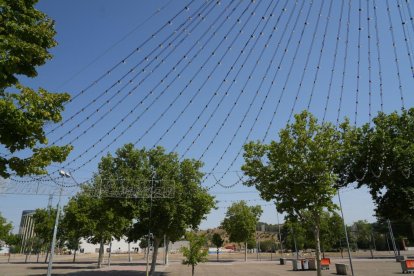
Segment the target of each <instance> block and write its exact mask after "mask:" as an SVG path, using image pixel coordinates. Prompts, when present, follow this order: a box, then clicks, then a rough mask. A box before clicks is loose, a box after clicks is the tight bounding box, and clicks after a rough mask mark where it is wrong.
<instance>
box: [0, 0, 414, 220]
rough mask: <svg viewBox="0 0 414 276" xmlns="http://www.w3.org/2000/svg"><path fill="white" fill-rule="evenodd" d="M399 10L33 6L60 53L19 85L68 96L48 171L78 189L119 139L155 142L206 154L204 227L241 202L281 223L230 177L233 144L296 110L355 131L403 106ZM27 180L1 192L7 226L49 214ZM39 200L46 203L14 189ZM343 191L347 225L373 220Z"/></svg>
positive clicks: (404, 37) (183, 4)
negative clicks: (63, 173)
mask: <svg viewBox="0 0 414 276" xmlns="http://www.w3.org/2000/svg"><path fill="white" fill-rule="evenodd" d="M397 2H398V1H390V9H389V10H390V11H389V13H388V12H387V6H386V3H385V1H371V0H369V1H365V0H364V1H343V2H342V1H322V0H316V1H284V0H281V1H255V2H251V1H240V2H238V1H221V2H220V3H218V2H215V1H211V2H210V1H199V0H194V1H167V0H155V1H132V0H129V1H122V2H119V1H109V0H99V1H98V0H95V1H93V0H91V1H80V0H74V1H52V0H43V1H40V3H39V4H38V5H37V7H38V8H39V9H40V10H42V11H43V12H45V13H46V14H48V15H49V16H50V17H51V18H52V19H54V20H55V24H56V31H57V35H56V40H57V41H58V43H59V45H58V46H57V47H55V48H54V49H52V53H53V55H54V58H53V59H52V60H51V61H49V62H48V63H47V64H46V65H44V66H41V67H40V68H39V70H38V72H39V76H38V77H37V78H35V79H24V80H23V82H24V83H25V84H27V85H30V86H32V87H43V88H46V89H48V90H49V91H56V92H63V91H64V92H68V93H70V94H71V95H72V97H73V99H74V100H73V101H72V102H71V103H69V104H68V105H67V106H66V110H65V112H64V124H62V125H57V126H53V125H50V126H48V127H47V132H48V133H49V135H48V137H49V141H50V143H56V144H58V145H62V144H66V143H71V144H73V145H74V151H73V152H72V153H71V154H70V156H69V158H68V160H67V161H66V162H65V163H64V164H62V165H55V166H51V167H50V172H52V173H54V174H55V175H56V172H57V170H58V169H59V168H61V167H62V168H65V169H66V170H68V171H70V172H71V174H72V175H73V178H74V179H70V180H68V181H69V182H70V183H69V184H73V183H75V181H76V182H82V181H84V180H86V179H88V178H90V176H91V175H92V173H93V172H95V171H96V168H97V164H98V162H99V160H100V157H102V156H103V155H105V154H106V153H108V152H109V153H113V152H114V151H115V150H116V149H117V148H119V147H120V146H122V145H123V144H125V143H127V142H132V143H134V144H135V145H136V146H137V147H144V146H145V147H147V148H151V147H153V146H154V145H162V146H164V147H165V148H166V149H167V150H171V151H176V152H177V153H178V154H179V155H180V156H183V157H188V158H195V159H201V160H202V161H203V162H204V163H205V166H204V171H205V172H206V173H207V178H206V180H205V182H204V183H203V185H204V186H206V187H211V186H212V185H214V184H216V185H215V186H214V187H212V188H211V190H210V191H211V193H212V194H213V195H215V196H216V198H217V200H219V203H218V206H219V208H218V210H214V211H213V212H212V213H211V214H210V215H209V216H208V218H207V220H206V221H204V222H203V223H202V225H201V228H207V227H216V226H218V225H219V224H220V222H221V220H222V219H223V217H224V214H225V211H226V208H227V206H229V205H231V203H232V202H234V201H237V200H241V199H243V200H247V201H248V203H249V204H252V205H253V204H259V205H262V206H263V208H264V213H263V215H262V218H261V220H262V221H264V222H268V223H276V222H277V221H276V212H275V207H274V205H273V204H272V203H268V202H265V201H262V200H261V199H260V197H259V195H258V194H257V192H256V191H255V189H254V188H247V187H245V186H243V185H242V184H240V183H238V182H237V180H238V179H239V178H240V177H242V173H241V171H240V166H241V164H242V163H243V158H242V154H243V152H242V151H241V147H242V145H243V144H244V143H245V142H246V141H250V140H263V141H265V142H269V141H271V140H272V139H273V140H277V133H278V130H279V129H280V128H281V127H283V126H285V125H286V123H287V122H288V121H289V120H290V119H291V116H292V114H294V113H297V112H300V111H302V110H303V109H309V110H310V111H311V112H312V113H314V114H315V115H316V116H317V117H318V118H319V120H321V121H323V120H326V121H331V122H332V123H334V124H336V122H337V118H339V120H340V121H341V120H343V118H344V116H347V117H349V118H350V120H351V122H352V123H355V124H357V125H360V124H363V123H366V122H369V119H370V118H372V117H373V116H375V114H377V112H378V111H379V110H383V111H385V112H392V111H395V110H397V111H398V110H400V109H401V108H402V107H403V106H404V107H406V108H409V107H411V106H412V105H413V101H414V97H413V95H412V87H413V86H412V85H413V72H412V69H411V68H412V64H413V60H412V59H413V58H412V57H413V55H412V54H413V45H412V43H411V41H412V38H413V35H414V25H413V21H412V20H411V21H410V20H409V18H410V17H412V16H410V14H411V13H412V10H413V7H412V4H406V3H405V1H402V2H401V3H402V5H400V6H397V5H396V3H397ZM410 3H411V2H410ZM374 5H377V8H376V9H375V10H374V8H373V7H374ZM375 12H376V13H375ZM388 16H389V17H388ZM389 19H390V20H389ZM348 22H349V24H348ZM403 23H404V24H403ZM409 53H410V54H411V55H409ZM396 61H397V62H396ZM410 88H411V89H410ZM368 173H370V172H368ZM28 181H29V182H27V183H26V182H22V183H20V182H18V181H15V180H14V181H12V183H11V184H13V185H14V187H15V188H12V189H10V190H6V192H11V193H17V194H0V210H1V212H2V214H3V215H4V216H6V218H7V219H9V220H12V221H13V222H14V224H15V225H16V228H17V225H18V223H19V220H20V214H21V212H22V211H23V210H26V209H35V208H39V207H46V205H47V203H48V196H47V194H48V193H50V192H51V191H52V190H53V189H54V187H55V185H54V184H53V183H52V182H50V181H47V180H43V181H38V182H34V181H32V180H30V179H28ZM34 192H37V193H40V194H46V195H42V196H41V195H21V193H34ZM71 192H72V191H65V196H64V201H67V198H68V196H67V195H68V194H70V193H71ZM342 195H343V207H344V215H345V220H346V222H347V223H351V222H353V221H356V220H360V219H366V220H368V221H374V220H375V219H374V217H373V208H374V205H373V204H372V200H371V198H370V195H369V194H368V192H367V190H366V189H364V188H362V189H359V190H355V189H352V188H347V189H345V190H344V191H342ZM335 200H336V201H337V199H335ZM56 202H57V196H55V197H54V200H53V204H56ZM280 219H281V220H283V216H280Z"/></svg>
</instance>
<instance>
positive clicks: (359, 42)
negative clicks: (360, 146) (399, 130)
mask: <svg viewBox="0 0 414 276" xmlns="http://www.w3.org/2000/svg"><path fill="white" fill-rule="evenodd" d="M361 20H362V2H361V0H359V1H358V41H357V48H358V50H357V51H358V55H357V58H358V60H357V75H356V89H355V117H354V126H355V127H357V122H358V104H359V91H360V89H361V87H360V79H361V32H362V24H361ZM369 71H370V69H369ZM369 89H371V87H369ZM369 125H370V126H371V119H370V120H369ZM366 143H367V157H366V159H365V164H364V168H363V174H362V176H361V177H358V176H357V175H356V174H355V173H354V176H355V179H356V180H357V181H362V180H364V178H365V177H366V175H367V173H368V170H369V164H370V163H371V160H372V158H373V156H372V149H371V142H370V141H369V140H367V141H366Z"/></svg>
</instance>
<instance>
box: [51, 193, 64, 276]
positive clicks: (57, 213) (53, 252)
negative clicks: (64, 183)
mask: <svg viewBox="0 0 414 276" xmlns="http://www.w3.org/2000/svg"><path fill="white" fill-rule="evenodd" d="M62 190H63V187H61V188H60V192H59V201H58V204H57V208H56V209H57V210H56V219H55V226H54V228H53V238H52V246H51V247H50V257H49V265H48V266H47V276H51V275H52V265H53V256H54V255H55V244H56V234H57V229H58V224H59V207H60V198H61V196H62Z"/></svg>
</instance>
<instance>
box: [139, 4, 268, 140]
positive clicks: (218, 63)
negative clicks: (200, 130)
mask: <svg viewBox="0 0 414 276" xmlns="http://www.w3.org/2000/svg"><path fill="white" fill-rule="evenodd" d="M270 7H271V2H269V5H268V6H267V8H266V11H265V12H264V16H262V17H261V21H263V20H264V19H265V18H266V17H265V16H266V13H267V12H268V10H269V8H270ZM261 21H258V24H257V25H256V27H255V28H254V31H253V32H252V35H251V36H250V37H249V38H248V40H247V41H246V43H245V44H244V46H243V50H241V51H240V53H239V54H238V56H237V58H236V59H235V61H234V62H233V65H232V66H230V70H228V71H227V73H226V75H225V77H224V79H223V80H222V81H221V82H220V86H219V88H217V89H216V90H215V91H218V90H219V89H220V88H221V86H222V84H223V83H225V82H226V80H227V77H228V76H229V74H230V73H231V72H232V71H233V70H234V67H235V64H237V61H238V60H239V58H240V56H241V55H242V54H243V53H244V50H245V48H246V46H247V45H248V44H249V43H250V41H251V40H252V39H253V38H254V37H255V35H254V34H255V33H256V31H257V29H258V27H259V26H260V23H261ZM247 23H248V22H247V21H246V22H245V24H247ZM243 29H244V26H243V28H242V29H241V30H243ZM241 33H242V32H241V31H240V32H239V33H238V34H237V36H236V37H235V38H234V40H233V42H232V45H233V44H234V43H235V42H236V41H237V39H238V36H239V35H240V34H241ZM256 41H257V40H256ZM230 49H231V46H230V47H228V48H227V49H226V51H225V53H224V54H223V57H222V58H220V60H219V62H217V63H216V64H215V66H214V68H213V69H212V71H211V72H210V74H209V75H208V76H207V78H206V79H205V80H204V82H203V83H202V85H201V86H200V87H199V89H197V91H196V93H194V94H193V96H192V97H191V99H190V101H189V102H188V103H187V104H186V105H185V107H184V108H183V109H182V110H181V112H180V113H179V114H178V116H176V117H175V118H174V120H172V123H171V124H170V125H169V126H168V127H167V128H166V130H165V131H164V132H163V133H162V134H161V136H160V137H159V138H158V139H157V140H156V142H155V143H154V144H153V145H152V147H155V146H156V145H158V144H159V143H160V142H161V141H162V139H163V138H164V137H165V135H166V134H167V133H169V131H170V130H171V129H172V128H173V127H174V125H175V124H176V123H177V122H178V121H179V119H180V118H181V116H182V115H183V114H184V112H185V111H186V110H187V108H188V107H189V106H190V105H191V104H192V103H193V101H194V99H195V98H196V97H197V96H198V95H199V93H200V92H201V90H202V89H203V88H204V86H205V85H206V84H207V83H208V82H209V81H210V78H211V75H212V73H213V72H215V71H216V69H217V68H218V67H219V66H220V65H221V64H222V60H223V58H224V56H225V55H227V52H228V51H230ZM251 49H253V47H251ZM216 50H218V48H216V49H215V50H214V51H216ZM250 53H251V51H250ZM250 53H249V54H248V55H247V56H249V55H250ZM242 64H244V63H242ZM241 68H243V66H242V67H241ZM215 95H216V93H213V94H212V97H214V96H215ZM175 100H176V99H174V101H173V102H172V104H174V103H175ZM210 102H211V101H208V103H210ZM208 105H209V104H207V105H204V107H206V106H208ZM171 106H172V105H169V106H168V108H167V109H166V110H164V111H163V112H162V113H161V115H160V116H159V117H158V118H157V120H155V121H154V123H153V124H152V125H151V126H150V128H153V127H154V126H155V125H156V124H157V123H158V122H159V121H160V120H161V119H162V117H163V116H164V114H165V113H166V112H167V111H168V109H169V108H170V107H171ZM200 115H201V114H200ZM147 133H148V132H145V134H147ZM142 138H143V137H142V136H141V137H140V139H139V140H137V141H136V142H135V143H134V144H137V143H139V142H140V141H141V139H142Z"/></svg>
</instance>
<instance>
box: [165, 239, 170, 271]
mask: <svg viewBox="0 0 414 276" xmlns="http://www.w3.org/2000/svg"><path fill="white" fill-rule="evenodd" d="M169 246H170V239H169V238H168V237H166V238H165V259H164V264H165V265H167V264H168V251H169V249H170V248H169Z"/></svg>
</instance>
